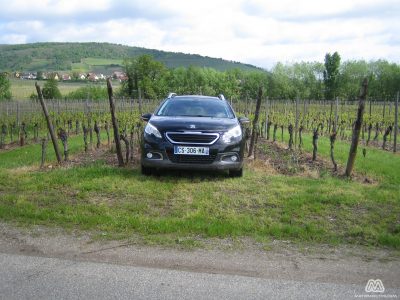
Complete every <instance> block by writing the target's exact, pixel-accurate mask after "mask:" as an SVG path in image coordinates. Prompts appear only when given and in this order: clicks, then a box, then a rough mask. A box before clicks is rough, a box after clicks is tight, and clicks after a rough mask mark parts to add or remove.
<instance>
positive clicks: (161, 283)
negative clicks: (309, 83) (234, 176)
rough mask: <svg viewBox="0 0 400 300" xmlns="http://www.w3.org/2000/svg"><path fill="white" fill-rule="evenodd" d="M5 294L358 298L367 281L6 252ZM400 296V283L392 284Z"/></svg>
mask: <svg viewBox="0 0 400 300" xmlns="http://www.w3.org/2000/svg"><path fill="white" fill-rule="evenodd" d="M0 270H1V271H0V298H1V299H228V298H229V299H354V298H355V296H356V295H366V294H367V293H366V292H365V291H364V288H365V286H361V285H355V284H349V285H346V284H334V283H314V282H302V281H291V280H272V279H265V278H257V277H247V276H239V275H229V274H211V273H199V272H187V271H177V270H170V269H159V268H146V267H137V266H124V265H117V264H108V263H98V262H85V261H74V260H67V259H60V258H46V257H37V256H26V255H14V254H4V253H1V254H0ZM385 294H386V295H390V294H392V295H397V297H400V289H390V288H388V289H386V290H385Z"/></svg>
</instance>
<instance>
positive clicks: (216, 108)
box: [156, 98, 234, 118]
mask: <svg viewBox="0 0 400 300" xmlns="http://www.w3.org/2000/svg"><path fill="white" fill-rule="evenodd" d="M156 115H157V116H174V117H178V116H183V117H212V118H234V114H233V112H232V109H231V108H230V107H229V105H228V104H227V103H226V102H224V101H222V100H217V99H207V98H201V99H173V98H172V99H168V100H167V101H165V102H164V103H163V105H162V106H161V107H160V109H159V110H158V112H157V113H156Z"/></svg>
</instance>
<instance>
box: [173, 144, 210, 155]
mask: <svg viewBox="0 0 400 300" xmlns="http://www.w3.org/2000/svg"><path fill="white" fill-rule="evenodd" d="M209 152H210V148H208V147H187V146H175V147H174V154H180V155H209Z"/></svg>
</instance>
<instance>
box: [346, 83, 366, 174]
mask: <svg viewBox="0 0 400 300" xmlns="http://www.w3.org/2000/svg"><path fill="white" fill-rule="evenodd" d="M367 90H368V79H367V78H365V79H364V81H363V83H362V86H361V90H360V97H359V103H358V111H357V119H356V122H355V124H354V129H353V135H352V138H351V146H350V151H349V158H348V160H347V166H346V172H345V175H346V176H347V177H350V176H351V173H352V171H353V167H354V162H355V160H356V155H357V147H358V141H359V139H360V132H361V126H362V123H363V115H364V109H365V99H366V98H367Z"/></svg>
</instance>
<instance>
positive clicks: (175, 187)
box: [0, 136, 400, 249]
mask: <svg viewBox="0 0 400 300" xmlns="http://www.w3.org/2000/svg"><path fill="white" fill-rule="evenodd" d="M285 138H287V137H285ZM304 139H305V145H306V146H305V148H306V150H310V147H311V146H308V145H311V138H310V137H309V136H305V137H304ZM260 148H261V149H263V151H264V153H265V154H266V155H271V151H272V148H271V144H269V142H268V143H265V144H261V145H260ZM348 148H349V145H348V144H347V143H345V142H341V141H338V142H337V146H336V155H337V160H338V161H339V163H340V164H341V165H342V166H343V164H344V162H345V158H346V157H347V152H348ZM70 149H71V155H72V156H75V158H77V157H80V158H85V157H86V158H90V156H89V154H85V153H82V149H83V142H82V137H81V136H78V137H72V138H71V139H70ZM328 151H329V141H328V139H327V138H325V137H321V138H320V142H319V155H320V157H324V158H327V157H328ZM106 154H107V153H106ZM48 157H49V160H52V161H54V155H53V154H52V148H51V145H50V144H49V147H48ZM106 157H110V154H108V156H106ZM106 157H103V158H101V157H100V158H98V159H95V160H94V161H93V160H91V159H87V160H86V163H84V164H79V165H67V166H65V167H56V168H52V169H49V168H46V170H44V171H42V170H39V168H38V164H39V160H40V147H39V145H28V146H25V147H22V148H18V149H15V150H8V151H2V152H0V219H2V220H4V221H7V222H13V223H17V224H20V225H24V226H30V225H34V224H41V225H46V226H61V227H64V228H67V229H79V230H90V231H94V232H95V233H96V232H97V233H99V234H100V235H101V236H107V237H109V238H112V239H115V238H129V237H131V236H132V235H136V234H139V235H140V236H142V237H143V238H144V240H148V241H156V242H157V243H166V244H174V243H176V241H180V242H183V243H187V244H188V245H198V241H199V239H200V240H201V239H204V238H205V239H207V238H210V237H219V238H226V237H233V238H236V237H238V238H240V237H250V238H253V239H255V240H257V241H259V242H262V243H266V244H268V243H269V242H270V241H271V240H274V239H280V240H289V241H292V242H296V243H317V244H320V243H323V244H332V245H336V244H362V245H368V246H376V247H390V248H394V249H400V203H399V202H400V188H399V187H400V171H399V169H398V166H400V156H399V155H393V154H392V153H390V152H386V151H381V150H378V149H373V148H368V151H367V157H366V158H364V157H363V156H362V155H358V157H357V161H356V172H357V174H358V175H359V176H361V177H363V176H368V177H369V178H370V179H371V180H372V181H373V183H372V184H371V183H363V182H362V181H357V180H348V179H344V178H341V177H337V176H333V175H331V173H330V171H329V170H320V172H317V173H316V174H312V175H309V174H307V173H296V172H294V173H293V175H284V174H280V173H279V172H270V171H269V168H265V167H264V162H263V161H259V162H258V163H257V162H255V163H254V162H253V163H249V164H248V165H247V167H246V169H245V173H244V177H243V178H236V179H232V178H227V177H226V175H225V174H205V173H187V172H185V173H181V174H180V173H172V174H168V173H162V174H161V176H151V177H145V176H142V175H140V171H139V169H138V167H137V165H135V166H129V167H125V168H118V167H116V166H114V165H110V164H109V163H108V162H107V161H108V159H106ZM112 157H113V156H112ZM290 157H291V156H290V155H289V156H288V159H289V160H291V158H290ZM289 160H288V161H287V163H290V162H289ZM51 164H52V165H53V166H54V163H51Z"/></svg>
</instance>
